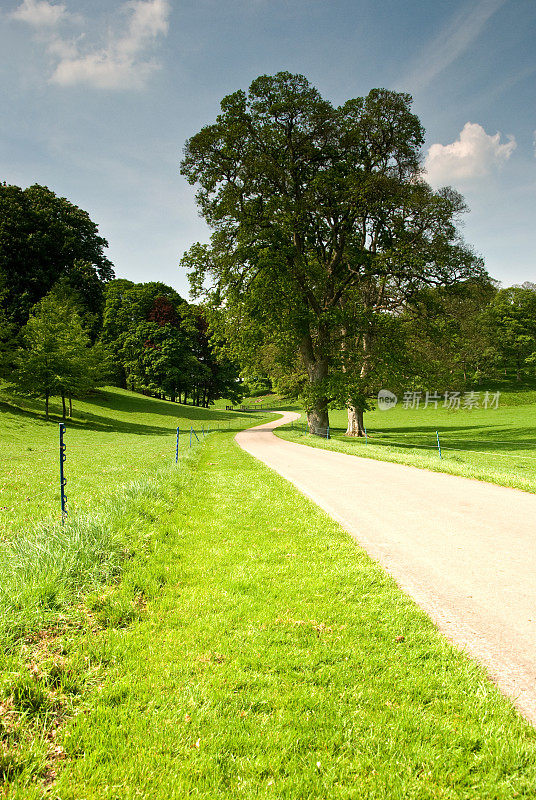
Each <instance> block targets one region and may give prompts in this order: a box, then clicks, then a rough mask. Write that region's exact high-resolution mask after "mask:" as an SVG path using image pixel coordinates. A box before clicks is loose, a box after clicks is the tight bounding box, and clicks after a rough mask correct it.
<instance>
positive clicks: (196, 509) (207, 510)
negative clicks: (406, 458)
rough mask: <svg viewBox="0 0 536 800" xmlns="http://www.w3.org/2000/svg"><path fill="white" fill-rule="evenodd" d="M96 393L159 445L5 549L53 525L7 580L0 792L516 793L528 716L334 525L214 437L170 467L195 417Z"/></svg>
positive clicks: (531, 765) (534, 757)
mask: <svg viewBox="0 0 536 800" xmlns="http://www.w3.org/2000/svg"><path fill="white" fill-rule="evenodd" d="M107 396H108V397H110V396H111V397H114V393H111V392H107ZM117 397H119V398H122V399H121V400H117V399H116V400H113V401H112V402H113V403H115V404H116V405H117V404H119V405H122V404H125V406H128V405H129V404H131V403H132V404H135V402H138V400H139V402H140V412H139V413H136V411H135V410H134V411H133V412H132V417H131V418H130V420H129V421H130V424H132V425H137V424H139V425H140V426H142V427H143V428H148V429H149V431H150V432H147V433H146V434H145V435H146V436H147V438H148V441H151V437H153V436H155V437H157V443H158V442H159V443H160V447H161V448H162V453H163V455H162V457H161V459H160V460H159V461H158V460H156V458H155V460H154V461H153V462H150V461H147V463H146V464H144V465H143V467H142V468H143V474H142V475H138V476H137V477H136V478H135V480H133V481H130V482H127V483H124V482H123V483H121V480H123V481H124V480H125V479H128V478H129V476H130V473H129V472H125V473H124V476H123V478H120V476H119V477H118V478H117V482H116V483H115V484H113V485H111V486H110V493H109V496H108V499H107V500H104V499H103V501H102V504H101V505H99V506H98V508H96V509H95V510H94V511H93V512H92V513H91V514H89V515H85V516H84V515H83V514H81V515H80V518H79V522H77V518H76V515H73V517H72V518H71V519H70V520H69V522H68V524H67V525H65V527H64V528H63V529H61V528H60V527H59V526H57V525H56V526H54V527H50V526H49V527H47V526H37V527H36V529H35V530H36V531H37V532H38V533H37V534H35V531H34V533H32V532H31V531H30V532H29V534H28V536H27V537H24V538H23V539H22V540H21V541H23V542H24V541H28V542H29V543H30V544H31V543H32V542H33V539H32V536H34V535H40V533H39V532H42V531H45V532H48V534H50V533H53V537H52V540H53V541H52V545H51V550H50V553H52V555H54V554H55V557H56V558H58V556H59V554H60V553H61V554H62V558H64V560H65V563H66V564H67V566H69V565H71V566H72V565H74V567H76V568H77V569H78V572H76V570H75V571H74V572H69V571H68V569H66V568H64V567H63V566H62V568H61V569H60V570H59V575H58V574H55V573H54V561H53V560H51V562H50V564H49V570H50V580H49V581H48V583H47V581H46V580H45V581H44V582H43V581H42V579H43V577H44V578H46V577H47V575H46V572H45V573H43V572H42V573H41V574H40V578H39V580H41V584H39V582H38V581H37V582H36V581H35V580H33V579H32V580H30V578H31V569H30V570H29V571H28V569H27V568H24V569H23V570H22V572H21V573H19V578H20V576H21V575H22V576H24V580H26V581H28V580H29V581H30V583H29V586H28V587H27V589H31V592H29V593H27V595H25V596H24V597H23V599H22V600H21V603H22V608H23V611H24V609H25V614H26V616H29V617H30V618H31V622H32V624H29V623H28V624H27V626H26V628H25V627H24V625H21V626H20V628H19V629H18V634H17V635H14V634H13V631H11V637H10V638H9V640H8V639H4V642H5V644H4V647H3V649H2V650H1V651H0V780H1V779H2V778H3V779H4V788H3V792H4V795H5V797H9V798H24V799H25V800H29V799H30V798H31V799H32V800H33V799H34V798H46V797H51V798H61V800H75V798H76V799H77V800H78V798H85V800H91V799H92V798H95V799H96V798H99V799H100V798H116V799H117V800H119V799H120V798H121V800H123V798H127V799H129V798H135V797H150V798H151V799H152V800H153V798H154V800H160V799H161V800H168V798H183V797H189V796H195V797H199V798H207V800H208V798H210V799H211V800H212V798H215V797H222V798H226V797H228V798H236V797H244V798H264V797H266V798H274V797H277V798H288V800H291V798H292V800H294V799H295V798H300V799H301V798H303V800H305V798H325V797H329V798H336V799H337V798H340V799H342V798H367V800H372V799H373V798H378V800H380V798H381V800H384V799H385V798H387V800H402V798H404V800H405V798H419V800H420V798H437V797H442V798H449V799H451V800H454V798H456V799H457V798H460V800H461V798H464V799H465V798H478V800H481V798H488V797H489V798H497V799H502V798H514V797H536V790H535V788H534V787H535V785H536V732H535V731H534V729H533V728H532V727H531V726H530V725H528V724H527V723H525V722H524V721H523V720H522V719H521V718H520V717H519V715H518V714H517V713H516V711H515V710H514V709H513V708H512V705H511V704H510V702H509V701H508V700H506V699H505V698H504V697H502V696H501V695H500V694H499V693H498V691H497V690H496V689H495V687H494V686H493V685H492V684H491V683H490V682H489V681H488V680H487V678H486V676H485V674H484V672H483V671H482V670H481V669H480V668H479V667H478V666H477V665H476V664H475V663H474V662H472V661H471V660H469V659H468V658H466V657H465V656H464V655H463V654H461V653H460V652H458V651H457V650H456V649H455V648H453V647H452V646H451V645H449V644H448V643H447V642H446V641H445V640H444V639H443V637H442V636H440V635H439V633H438V632H437V631H436V629H435V628H434V626H433V625H432V623H431V622H430V620H429V619H428V618H427V617H426V615H425V614H423V613H422V612H421V611H420V610H419V609H418V608H417V607H416V606H415V605H414V603H413V602H412V601H411V600H410V599H409V598H407V597H406V596H405V595H404V594H402V593H401V592H400V591H399V589H398V588H397V587H396V585H395V584H394V582H393V581H392V580H390V579H389V578H388V577H387V576H386V574H385V573H384V572H383V570H381V569H380V568H379V567H378V566H377V565H376V564H375V563H374V562H373V561H371V559H370V558H369V557H368V556H367V555H366V554H365V553H364V552H363V551H362V550H361V549H360V548H359V547H358V546H357V545H356V544H355V542H354V541H353V540H352V539H351V538H350V537H349V536H348V534H347V533H346V532H344V531H343V530H342V529H341V528H340V527H339V526H338V525H337V524H336V523H335V522H333V521H332V520H330V519H329V517H327V516H326V515H325V514H324V513H323V512H322V511H320V510H319V509H318V508H316V506H315V505H314V504H313V503H311V502H310V501H309V500H308V499H306V498H305V497H303V496H302V495H301V494H300V493H299V492H297V491H296V490H295V489H294V488H293V487H292V486H291V485H290V484H288V483H287V482H286V481H284V480H283V479H281V478H280V477H279V476H277V475H276V474H275V473H273V472H272V471H271V470H269V469H267V468H266V467H264V466H263V465H262V464H260V463H259V462H257V461H255V460H254V459H252V458H251V457H249V456H248V455H247V454H245V453H244V452H242V451H241V450H240V449H239V448H238V447H237V445H236V444H235V442H234V441H233V436H234V430H231V431H229V430H226V429H224V428H222V429H220V430H218V431H215V432H214V433H212V434H211V435H209V436H208V437H207V438H206V439H204V440H203V438H202V439H201V442H200V443H199V444H197V443H196V446H195V447H194V448H192V449H190V448H189V447H187V446H185V447H184V449H183V450H182V451H181V453H180V458H179V463H178V465H177V466H175V464H174V463H173V458H171V459H170V458H169V457H168V455H167V448H164V447H163V444H162V443H163V442H165V441H167V440H168V439H169V440H170V444H171V445H172V447H171V449H172V450H173V435H172V434H173V428H174V426H175V424H174V420H175V419H176V416H175V414H177V413H181V412H182V413H183V414H186V413H191V412H194V413H195V411H196V410H195V409H190V408H187V409H186V408H183V407H176V408H174V407H172V406H171V405H169V408H172V409H173V415H171V414H170V417H172V420H173V422H172V420H170V422H171V423H172V424H169V427H168V426H166V424H165V423H163V422H162V419H161V417H162V416H165V412H164V414H154V416H151V411H152V409H161V408H166V407H168V404H159V403H158V401H151V400H149V399H147V398H137V397H136V396H130V395H129V394H128V393H120V392H119V393H118V395H117ZM122 413H125V414H126V413H127V412H126V411H121V410H120V409H117V408H115V410H114V411H113V413H112V414H111V416H113V420H110V423H109V425H110V427H114V426H118V425H120V424H122V423H124V422H125V420H122V419H119V420H118V419H116V418H117V417H118V416H119V415H120V414H122ZM203 413H205V412H203ZM211 413H214V414H215V415H216V416H218V418H219V417H221V419H220V422H223V418H224V417H225V414H224V412H223V413H222V412H220V411H218V410H216V411H215V412H211ZM145 414H147V415H148V416H147V417H145ZM227 418H229V415H227ZM232 418H233V419H236V420H237V421H236V422H235V425H236V427H237V428H238V427H241V426H242V425H244V424H247V420H246V421H245V422H244V418H243V417H238V416H237V415H234V416H233V417H232ZM205 419H206V417H205ZM258 419H259V421H260V420H261V419H262V417H260V416H259V418H258ZM101 422H102V425H105V423H106V416H105V412H104V411H103V412H101ZM197 422H198V423H199V420H197ZM51 427H53V425H52V424H51ZM154 428H158V429H160V428H163V429H164V430H165V431H166V432H165V433H164V432H160V433H155V432H154ZM95 433H96V436H97V437H99V436H104V435H105V432H103V431H102V430H100V431H96V432H95ZM87 435H88V436H89V435H91V432H90V431H87ZM115 435H116V436H118V439H117V440H116V442H117V443H119V444H121V442H122V440H121V438H120V436H119V431H116V433H115ZM126 435H132V436H135V435H136V434H133V433H132V432H131V431H127V432H126ZM138 435H140V434H138ZM145 435H144V436H145ZM143 440H144V441H145V438H144V439H143ZM118 449H120V448H118V447H117V446H116V448H115V449H106V450H103V456H102V457H104V453H108V457H109V458H112V459H113V458H115V457H116V455H117V451H118ZM132 452H133V453H134V450H132ZM132 463H135V461H134V459H133V460H132V461H131V466H132ZM118 475H119V473H118ZM60 536H63V540H62V539H60V538H54V537H60ZM49 538H50V537H49ZM49 538H47V540H46V542H45V540H40V548H39V550H38V551H37V550H36V551H35V552H38V553H39V559H42V558H43V557H44V556H43V554H44V555H46V553H47V552H48V551H47V548H46V546H45V545H47V543H48V540H49ZM54 542H55V543H54ZM88 542H89V544H90V545H91V547H89V549H88ZM54 548H56V550H54ZM25 552H26V551H24V549H22V550H21V551H16V555H17V557H22V556H24V557H26V556H27V555H28V554H27V553H26V556H25V555H24V554H25ZM29 552H30V553H31V551H29ZM21 553H22V556H21ZM80 554H82V555H83V556H84V559H85V560H84V559H82V558H81V556H80ZM39 559H38V560H39ZM92 559H93V561H92ZM62 563H63V562H62ZM43 564H44V566H45V567H46V559H45V562H43ZM23 566H24V565H23ZM15 567H16V565H15ZM27 567H31V563H30V562H29V561H28V562H27ZM14 573H16V569H15V570H14ZM2 574H4V575H5V574H6V572H5V571H4V570H3V572H2ZM28 575H30V578H29V577H28ZM65 575H67V578H68V579H69V580H70V581H71V583H70V584H69V581H68V580H67V581H66V579H65ZM62 581H63V582H62ZM36 587H37V588H36ZM37 590H38V591H37ZM24 602H26V606H24ZM19 605H20V604H19ZM19 612H20V609H19ZM13 613H14V614H15V611H14V612H13ZM13 619H15V617H13ZM19 621H20V619H19ZM0 796H2V791H1V789H0Z"/></svg>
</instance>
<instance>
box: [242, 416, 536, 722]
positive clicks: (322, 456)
mask: <svg viewBox="0 0 536 800" xmlns="http://www.w3.org/2000/svg"><path fill="white" fill-rule="evenodd" d="M280 413H281V414H282V417H281V419H277V420H274V421H272V422H268V423H266V424H264V425H259V426H257V427H256V428H249V429H248V430H245V431H242V432H241V433H239V434H238V435H237V436H236V441H237V442H238V444H239V445H240V447H241V448H242V449H243V450H245V451H246V452H248V453H250V454H251V455H252V456H254V457H255V458H257V459H259V460H260V461H262V462H263V463H264V464H266V465H267V466H268V467H271V468H272V469H273V470H275V471H276V472H278V473H279V474H280V475H282V476H283V477H284V478H286V479H287V480H288V481H290V482H291V483H293V484H294V485H295V486H296V487H297V488H298V489H299V490H300V491H301V492H302V493H303V494H305V495H307V496H308V497H310V498H311V499H312V500H314V502H315V503H316V504H317V505H318V506H320V507H321V508H323V509H324V510H325V511H327V512H328V514H330V515H331V516H332V517H333V518H334V519H336V520H337V521H338V522H339V523H341V525H342V526H343V527H344V528H345V529H346V530H347V531H348V532H349V533H350V534H351V535H352V536H353V537H354V538H355V539H356V541H357V542H358V543H359V544H360V545H362V546H363V548H364V549H365V550H366V551H367V552H368V553H369V554H370V555H371V556H372V557H373V558H374V559H375V560H376V561H378V562H379V563H380V564H382V566H383V567H384V568H385V569H386V570H387V571H388V572H389V573H390V574H391V575H392V576H393V578H394V579H395V580H396V582H397V583H398V585H399V586H400V587H401V589H403V591H405V592H406V593H407V594H409V595H410V596H411V597H413V599H414V600H415V601H416V602H417V603H418V605H419V606H420V607H421V608H422V609H424V610H425V611H426V612H427V613H428V615H429V616H430V617H431V618H432V619H433V620H434V622H435V623H436V625H437V626H438V627H439V629H440V630H441V631H442V632H443V633H444V634H445V635H446V636H447V637H448V639H450V640H451V641H452V642H454V643H455V644H456V645H458V646H460V647H462V648H463V649H464V650H466V651H467V652H468V653H469V654H470V655H471V656H473V657H474V658H476V659H477V660H478V661H480V662H481V663H482V664H483V665H484V666H485V667H486V669H487V671H488V673H489V675H490V676H491V678H492V679H493V680H494V681H495V682H496V683H497V685H498V686H499V687H500V689H501V690H502V691H503V692H504V693H505V694H507V695H508V696H510V697H511V698H512V700H513V701H514V703H515V704H516V706H517V708H518V709H519V710H520V712H521V713H522V714H523V715H524V716H525V717H526V718H527V719H529V720H530V721H531V722H532V723H533V724H535V725H536V495H532V494H528V493H526V492H521V491H518V490H517V489H507V488H505V487H502V486H495V485H494V484H491V483H484V482H480V481H476V480H469V479H467V478H459V477H455V476H453V475H446V474H442V473H439V472H429V471H427V470H422V469H417V468H415V467H407V466H404V465H401V464H393V463H390V462H385V461H375V460H373V459H368V458H359V457H358V456H351V455H346V454H344V453H336V452H332V451H329V450H322V449H320V448H314V449H313V448H310V447H306V446H304V445H300V444H294V443H292V442H287V441H285V440H283V439H279V438H278V437H276V436H274V434H273V433H272V430H273V429H274V428H276V427H278V426H279V425H283V424H285V423H286V422H289V421H290V420H292V419H296V418H298V417H299V414H292V413H290V412H280Z"/></svg>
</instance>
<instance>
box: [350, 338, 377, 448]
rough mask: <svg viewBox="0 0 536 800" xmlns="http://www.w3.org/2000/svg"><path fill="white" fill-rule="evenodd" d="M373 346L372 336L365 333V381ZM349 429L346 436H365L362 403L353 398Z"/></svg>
mask: <svg viewBox="0 0 536 800" xmlns="http://www.w3.org/2000/svg"><path fill="white" fill-rule="evenodd" d="M371 344H372V334H371V333H365V334H364V335H363V364H362V365H361V370H360V372H359V377H360V378H361V380H365V378H366V377H367V376H368V374H369V372H370V347H371ZM347 411H348V427H347V428H346V433H345V436H364V435H365V423H364V420H363V415H364V413H365V412H364V410H363V408H362V406H361V404H360V403H357V402H356V401H355V400H353V399H352V398H350V399H349V401H348V406H347Z"/></svg>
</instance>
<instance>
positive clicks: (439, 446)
mask: <svg viewBox="0 0 536 800" xmlns="http://www.w3.org/2000/svg"><path fill="white" fill-rule="evenodd" d="M436 436H437V449H438V450H439V458H443V456H442V455H441V445H440V444H439V431H436Z"/></svg>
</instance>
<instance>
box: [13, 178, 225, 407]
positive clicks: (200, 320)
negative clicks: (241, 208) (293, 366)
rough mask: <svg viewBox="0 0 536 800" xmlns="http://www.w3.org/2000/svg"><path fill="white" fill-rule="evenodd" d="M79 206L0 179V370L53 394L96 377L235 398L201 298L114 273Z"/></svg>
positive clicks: (147, 388)
mask: <svg viewBox="0 0 536 800" xmlns="http://www.w3.org/2000/svg"><path fill="white" fill-rule="evenodd" d="M106 247H107V242H106V240H105V239H103V238H102V237H100V236H99V234H98V229H97V226H96V225H95V224H94V223H93V222H92V221H91V219H90V218H89V215H88V214H87V212H85V211H82V210H81V209H79V208H78V207H76V206H74V205H73V204H72V203H70V202H69V201H68V200H66V199H65V198H61V197H57V196H56V195H55V194H54V192H52V191H51V190H50V189H48V188H47V187H44V186H38V185H35V186H31V187H29V188H28V189H21V188H19V187H17V186H10V185H7V184H5V183H4V184H0V300H1V308H0V371H1V375H2V377H3V379H4V385H7V388H8V389H10V390H11V391H13V392H18V393H20V394H24V395H27V396H31V397H37V398H43V399H44V401H45V413H46V416H47V418H48V413H49V401H50V398H51V397H54V396H57V397H60V398H61V400H62V409H63V416H64V417H65V416H66V415H67V414H69V415H72V401H73V398H77V397H82V396H84V395H86V394H87V393H88V392H90V391H91V390H92V389H94V388H95V387H96V386H99V385H102V384H103V383H105V382H111V383H115V384H117V385H118V386H122V387H125V388H127V387H128V388H129V389H132V390H134V391H140V392H143V393H146V394H151V395H153V396H156V397H160V398H163V399H169V400H172V401H175V400H178V401H181V402H190V403H193V404H195V405H199V406H208V405H210V403H212V402H214V400H216V399H217V398H219V397H221V396H225V397H229V398H232V399H235V400H236V399H239V397H240V393H239V391H238V384H237V376H238V372H237V367H236V365H235V364H234V363H233V362H232V361H231V360H230V359H229V357H228V356H226V355H224V354H223V352H222V349H221V347H220V345H219V342H218V341H217V339H216V338H215V336H214V334H213V333H212V332H211V331H209V326H208V321H207V318H206V314H205V312H204V309H203V308H202V307H201V306H197V305H192V304H189V303H187V302H186V301H185V300H183V299H182V298H181V297H180V295H179V294H178V293H177V292H176V291H175V290H174V289H173V288H172V287H170V286H167V285H166V284H163V283H160V282H149V283H140V284H136V283H133V282H132V281H128V280H122V279H116V278H115V275H114V271H113V266H112V264H111V262H110V261H109V260H108V259H107V258H106V256H105V249H106Z"/></svg>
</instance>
